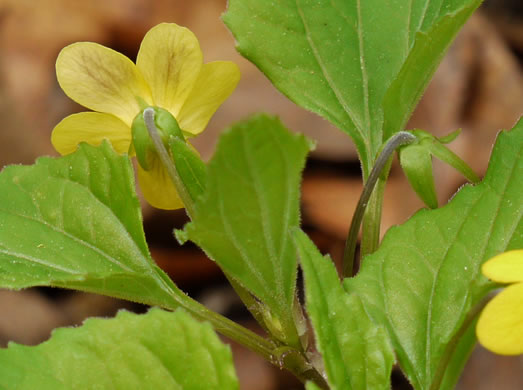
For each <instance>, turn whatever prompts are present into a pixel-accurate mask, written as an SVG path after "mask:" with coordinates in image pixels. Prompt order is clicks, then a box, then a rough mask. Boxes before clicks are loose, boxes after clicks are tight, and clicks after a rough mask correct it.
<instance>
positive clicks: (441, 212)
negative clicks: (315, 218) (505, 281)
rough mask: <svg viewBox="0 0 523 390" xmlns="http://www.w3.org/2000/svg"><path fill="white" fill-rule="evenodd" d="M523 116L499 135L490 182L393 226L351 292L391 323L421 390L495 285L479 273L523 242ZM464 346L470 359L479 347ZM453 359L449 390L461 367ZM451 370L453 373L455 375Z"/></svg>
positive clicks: (375, 315)
mask: <svg viewBox="0 0 523 390" xmlns="http://www.w3.org/2000/svg"><path fill="white" fill-rule="evenodd" d="M522 148H523V120H520V121H519V123H518V124H517V125H516V126H515V127H514V129H513V130H512V131H510V132H506V131H505V132H502V133H500V135H499V137H498V140H497V142H496V145H495V147H494V150H493V153H492V157H491V161H490V166H489V169H488V171H487V174H486V176H485V179H484V180H483V181H482V182H481V183H480V184H478V185H476V186H470V185H467V186H465V187H464V188H463V189H462V190H461V191H459V192H458V193H457V194H456V196H455V197H454V198H453V199H452V201H450V202H449V204H448V205H446V206H445V207H442V208H441V209H437V210H421V211H420V212H418V213H417V214H416V215H415V216H414V217H412V218H411V219H410V220H409V221H408V222H407V223H405V224H403V225H402V226H399V227H395V228H391V229H390V230H389V232H388V233H387V234H386V236H385V238H384V240H383V243H382V245H381V247H380V248H379V250H378V251H377V252H375V253H374V254H372V255H370V256H368V257H366V258H365V259H364V261H363V266H362V270H361V272H360V274H359V275H358V276H357V277H356V278H353V279H346V280H345V282H344V284H345V288H346V290H347V291H348V292H351V293H357V294H358V295H360V296H361V297H362V299H363V302H364V304H365V308H366V310H367V312H369V313H370V315H371V316H372V318H373V319H374V320H376V321H378V322H380V323H384V324H387V327H388V331H389V333H390V336H391V339H392V341H393V344H394V347H395V350H396V353H397V355H398V359H399V362H400V364H401V366H402V368H403V370H404V371H405V372H406V374H407V376H408V378H409V379H410V381H411V382H412V383H413V385H414V386H415V388H416V389H428V388H429V386H430V385H431V383H432V382H433V380H434V376H435V371H436V368H437V367H438V365H439V364H440V359H441V357H442V356H443V354H444V352H445V349H446V346H447V345H448V344H449V342H450V341H451V340H452V338H453V336H454V335H455V334H456V333H457V331H458V330H459V328H460V327H461V324H462V323H463V321H464V319H465V316H466V315H467V313H468V312H469V310H470V309H471V307H473V306H474V305H475V304H476V303H478V302H479V301H480V299H481V298H482V297H483V296H484V294H485V293H486V292H487V291H488V290H490V289H491V288H492V287H493V286H492V284H491V283H490V282H488V281H487V279H486V278H485V277H483V276H482V275H481V273H480V267H481V264H482V263H483V262H484V261H486V260H487V259H489V258H491V257H493V256H494V255H496V254H499V253H501V252H504V251H506V250H509V249H515V248H522V247H523V223H522V220H521V217H522V215H523V204H522V201H521V194H522V193H523V158H522ZM468 339H469V341H468V345H460V346H459V349H460V351H459V353H460V354H462V356H466V355H467V353H468V351H470V348H471V347H472V341H473V338H471V337H469V338H468ZM459 364H461V365H462V364H463V362H462V361H461V362H459V361H458V360H456V359H454V360H452V363H451V364H450V366H449V367H448V369H447V378H446V380H445V382H444V383H445V385H444V387H441V388H445V389H451V388H452V387H453V385H454V384H455V382H456V380H457V378H458V374H459V370H458V369H456V368H455V366H454V365H459ZM449 375H452V376H453V377H449Z"/></svg>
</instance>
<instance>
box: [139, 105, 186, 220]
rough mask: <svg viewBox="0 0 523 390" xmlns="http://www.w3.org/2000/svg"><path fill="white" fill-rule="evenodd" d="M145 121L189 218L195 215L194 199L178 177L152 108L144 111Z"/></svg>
mask: <svg viewBox="0 0 523 390" xmlns="http://www.w3.org/2000/svg"><path fill="white" fill-rule="evenodd" d="M143 120H144V122H145V126H146V127H147V131H148V132H149V135H150V136H151V139H152V141H153V145H154V148H155V149H156V152H157V153H158V156H159V157H160V160H161V162H162V164H163V166H164V167H165V169H166V170H167V173H168V174H169V177H170V178H171V180H172V181H173V183H174V185H175V187H176V190H177V191H178V194H179V195H180V198H181V199H182V202H183V205H184V206H185V209H186V210H187V214H189V216H191V215H193V211H194V205H193V202H192V199H191V197H190V195H189V193H188V192H187V190H186V188H185V185H184V184H183V182H182V179H181V178H180V175H178V171H177V170H176V166H175V165H174V163H173V162H172V160H171V157H170V156H169V152H168V151H167V149H166V148H165V145H164V144H163V142H162V139H161V138H160V134H158V129H157V128H156V125H155V123H154V109H153V108H152V107H148V108H146V109H145V110H144V111H143Z"/></svg>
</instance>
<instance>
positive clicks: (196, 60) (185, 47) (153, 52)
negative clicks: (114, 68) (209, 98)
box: [136, 23, 202, 117]
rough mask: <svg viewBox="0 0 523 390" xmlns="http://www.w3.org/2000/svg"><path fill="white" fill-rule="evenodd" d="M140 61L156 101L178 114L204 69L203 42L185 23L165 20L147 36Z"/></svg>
mask: <svg viewBox="0 0 523 390" xmlns="http://www.w3.org/2000/svg"><path fill="white" fill-rule="evenodd" d="M136 65H137V67H138V69H140V72H141V73H142V74H143V76H144V78H145V80H146V82H147V83H148V84H149V86H150V87H151V92H152V96H153V102H154V104H155V105H157V106H159V107H162V108H165V109H166V110H168V111H170V112H171V113H172V114H173V115H174V116H175V117H176V116H177V115H178V112H179V111H180V109H181V107H182V105H183V103H184V101H185V99H187V96H188V95H189V93H190V92H191V89H192V86H193V84H194V82H195V81H196V78H197V77H198V74H199V73H200V68H201V66H202V52H201V50H200V44H199V43H198V40H197V39H196V37H195V36H194V34H193V33H192V32H191V31H190V30H188V29H186V28H185V27H180V26H178V25H176V24H174V23H162V24H159V25H157V26H156V27H153V28H152V29H151V30H149V32H148V33H147V34H146V35H145V37H144V38H143V41H142V45H141V46H140V51H139V52H138V58H137V59H136Z"/></svg>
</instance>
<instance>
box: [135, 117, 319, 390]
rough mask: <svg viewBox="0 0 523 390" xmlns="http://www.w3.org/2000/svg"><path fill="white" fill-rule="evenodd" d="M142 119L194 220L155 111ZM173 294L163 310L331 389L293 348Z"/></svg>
mask: <svg viewBox="0 0 523 390" xmlns="http://www.w3.org/2000/svg"><path fill="white" fill-rule="evenodd" d="M143 118H144V122H145V125H146V127H147V131H148V132H149V135H150V136H151V139H152V141H153V144H154V147H155V149H156V151H157V153H158V155H159V157H160V160H161V161H162V164H163V165H164V166H165V168H166V169H167V172H168V174H169V176H170V178H171V180H172V181H173V182H174V184H175V186H176V189H177V191H178V193H179V195H180V198H181V199H182V202H183V203H184V205H185V208H186V210H187V214H189V217H191V215H193V210H194V204H193V200H192V198H191V197H190V194H189V193H188V191H187V190H186V188H185V185H184V184H183V181H182V180H181V178H180V175H179V174H178V171H177V169H176V166H175V164H174V163H173V161H172V160H171V157H170V156H169V153H168V152H167V149H166V148H165V146H164V144H163V142H162V140H161V138H160V135H159V134H158V129H157V128H156V125H155V123H154V109H153V108H146V109H145V110H144V112H143ZM235 284H236V287H237V288H238V289H241V290H244V289H243V287H241V286H240V285H238V284H237V283H235ZM171 290H172V289H171ZM240 292H242V291H240ZM243 292H244V293H248V292H247V290H244V291H243ZM172 293H173V295H175V296H176V297H177V298H176V299H175V303H173V304H172V305H168V306H167V305H166V307H164V308H165V309H170V310H175V309H176V308H178V307H179V306H182V307H183V308H184V309H186V310H187V311H188V312H189V313H191V314H192V315H193V316H194V317H196V318H198V319H200V320H202V321H208V322H210V323H211V324H212V325H213V327H214V329H215V330H216V331H217V332H219V333H220V334H222V335H224V336H226V337H228V338H230V339H231V340H234V341H236V342H238V343H239V344H241V345H243V346H245V347H246V348H248V349H250V350H251V351H253V352H256V353H257V354H259V355H260V356H262V357H263V358H264V359H265V360H267V361H268V362H269V363H271V364H274V365H276V366H278V367H279V368H285V369H287V370H289V371H290V372H292V373H293V374H294V375H295V376H296V377H297V378H298V379H300V380H301V381H302V382H304V383H305V382H307V381H313V382H314V383H316V384H317V385H318V386H319V387H320V388H321V389H328V388H329V387H328V385H327V382H326V381H325V379H324V378H323V376H322V375H321V374H320V373H319V372H318V371H317V370H316V369H315V368H314V367H313V366H312V364H311V363H310V362H309V361H308V359H307V357H306V356H305V354H304V353H303V352H302V351H300V350H297V349H295V348H292V347H284V348H287V351H288V352H286V353H284V354H282V353H281V348H282V346H281V345H280V344H279V343H277V342H274V341H272V340H268V339H266V338H264V337H262V336H259V335H257V334H256V333H254V332H252V331H250V330H249V329H247V328H245V327H243V326H241V325H239V324H237V323H236V322H234V321H231V320H229V319H228V318H227V317H224V316H222V315H221V314H218V313H216V312H214V311H212V310H209V309H207V308H206V307H205V306H204V305H202V304H201V303H199V302H197V301H195V300H193V299H192V298H189V297H188V296H186V295H184V294H183V293H182V292H178V293H177V292H176V291H172ZM244 298H245V297H244ZM252 299H254V298H252Z"/></svg>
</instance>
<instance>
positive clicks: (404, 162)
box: [399, 143, 438, 209]
mask: <svg viewBox="0 0 523 390" xmlns="http://www.w3.org/2000/svg"><path fill="white" fill-rule="evenodd" d="M399 159H400V164H401V168H403V172H405V176H407V180H408V181H409V183H410V185H411V186H412V188H413V189H414V191H415V192H416V194H418V196H419V197H420V198H421V200H423V202H424V203H425V204H426V205H427V206H428V207H430V208H431V209H435V208H437V207H438V198H437V196H436V187H435V185H434V176H433V174H432V156H431V154H430V149H429V148H427V146H426V145H424V144H419V143H416V144H413V145H408V146H405V147H404V148H402V149H401V150H400V152H399Z"/></svg>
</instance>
